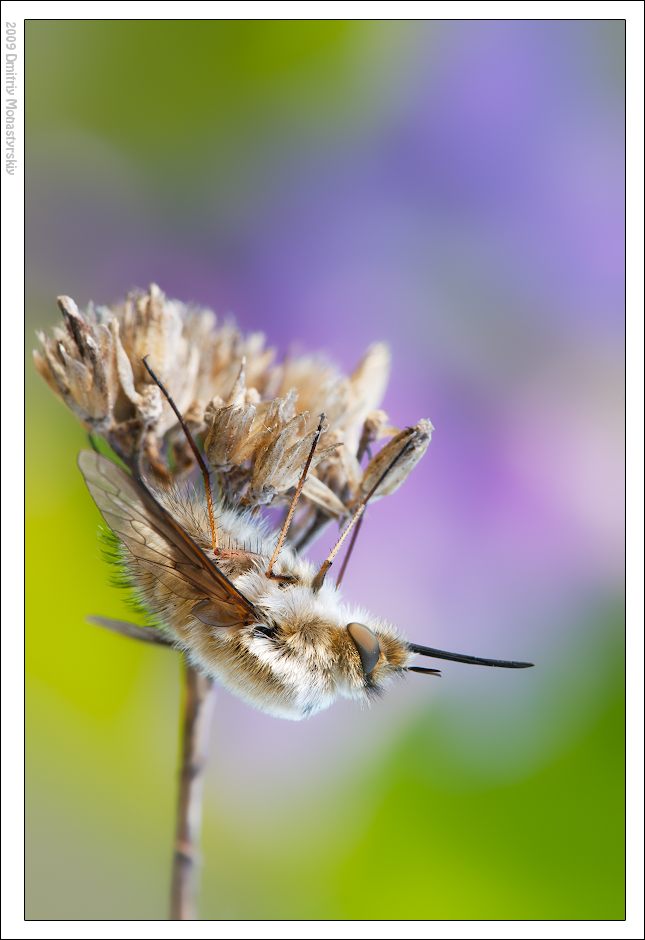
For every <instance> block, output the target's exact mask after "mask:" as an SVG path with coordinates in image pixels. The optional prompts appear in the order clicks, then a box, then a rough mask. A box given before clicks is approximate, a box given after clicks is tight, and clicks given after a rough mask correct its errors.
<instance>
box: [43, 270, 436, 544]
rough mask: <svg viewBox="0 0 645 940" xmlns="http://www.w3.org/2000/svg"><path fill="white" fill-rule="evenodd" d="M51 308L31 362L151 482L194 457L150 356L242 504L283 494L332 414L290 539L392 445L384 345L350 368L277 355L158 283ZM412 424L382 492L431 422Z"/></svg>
mask: <svg viewBox="0 0 645 940" xmlns="http://www.w3.org/2000/svg"><path fill="white" fill-rule="evenodd" d="M58 304H59V307H60V309H61V311H62V313H63V318H64V319H63V323H62V325H61V326H59V327H56V328H55V329H54V330H53V337H51V338H50V337H47V336H46V335H45V334H44V333H39V334H38V335H39V339H40V342H41V345H42V352H35V353H34V358H35V362H36V367H37V369H38V371H39V372H40V374H41V375H42V376H43V378H44V379H45V381H46V382H47V383H48V384H49V386H50V387H51V388H52V389H53V391H54V392H55V393H56V394H57V395H58V396H59V397H60V398H61V399H62V400H63V401H64V402H65V404H66V405H67V406H68V407H69V408H70V409H71V410H72V411H73V412H74V414H75V415H76V416H77V417H78V418H79V419H80V420H81V422H82V423H83V425H84V426H85V427H86V428H87V429H88V431H89V432H90V433H91V434H94V435H100V436H102V437H103V438H104V439H105V440H106V441H107V443H108V444H109V445H110V446H111V447H112V449H113V450H114V451H115V452H116V453H117V454H118V455H119V457H120V458H121V459H122V460H123V461H124V462H125V463H126V465H127V466H129V467H130V469H132V470H134V471H135V472H139V473H140V472H142V471H143V470H144V469H147V470H148V471H149V472H151V473H152V474H153V476H154V477H155V478H156V480H157V482H158V483H161V484H168V483H170V482H171V481H172V479H173V478H177V477H179V476H182V475H184V474H185V473H187V472H188V471H190V470H191V469H192V468H193V466H194V457H193V455H192V453H191V451H190V450H189V448H188V446H187V443H186V440H185V437H184V435H183V432H181V429H180V427H179V424H178V421H177V417H176V415H175V414H174V412H173V411H172V409H171V408H170V407H169V405H168V402H167V401H166V400H165V399H164V397H163V396H162V394H161V392H160V389H159V388H158V386H157V385H155V384H154V383H153V380H152V379H151V376H150V374H149V372H148V371H147V369H146V368H145V366H144V364H143V361H142V360H143V358H144V357H147V360H148V362H149V363H150V365H151V366H152V367H153V369H154V371H155V372H156V374H157V375H158V376H159V378H160V379H161V380H162V382H163V384H164V385H165V387H166V388H167V389H168V391H169V392H170V394H171V395H172V397H173V399H174V401H175V403H176V405H177V407H178V409H179V411H180V412H181V413H182V414H183V415H184V419H185V421H186V422H187V423H188V425H189V427H190V429H191V432H192V434H193V436H194V437H195V438H196V439H197V440H198V442H199V443H200V444H201V446H202V448H203V450H204V453H205V454H206V457H207V460H208V463H209V466H210V468H211V470H212V471H214V472H215V473H217V476H218V479H219V483H220V486H221V489H222V492H223V494H224V495H225V496H226V497H227V498H228V499H229V500H232V501H234V502H236V503H241V504H242V505H244V506H248V507H259V506H266V505H269V504H271V503H275V502H276V501H282V502H287V501H288V499H289V492H290V491H292V490H293V487H294V486H295V485H296V483H297V481H298V479H299V477H300V475H301V473H302V470H303V467H304V464H305V462H306V460H307V457H308V455H309V452H310V449H311V443H312V440H313V437H314V434H315V433H316V431H315V429H316V425H317V421H318V416H319V415H320V414H321V413H323V412H324V413H325V414H326V423H325V425H324V429H323V433H322V436H321V439H320V442H319V444H318V446H317V448H316V453H315V455H314V458H313V460H312V463H311V466H310V469H309V475H308V478H307V480H306V482H305V485H304V487H303V491H302V495H303V500H302V505H301V506H300V507H299V510H298V513H297V518H296V519H295V520H294V524H293V525H292V528H291V530H290V535H289V538H290V541H291V542H292V544H294V545H296V546H297V547H298V548H303V547H304V546H305V545H306V544H307V543H308V542H309V541H310V540H311V539H312V538H313V537H315V535H317V534H318V533H319V532H320V530H321V529H322V527H323V526H324V525H325V524H326V523H327V522H329V520H330V519H333V518H335V519H342V518H344V517H347V516H349V515H350V514H351V513H352V512H353V510H354V509H355V508H356V506H357V505H358V504H359V503H360V501H361V500H362V498H363V497H364V495H365V493H366V492H368V491H369V490H370V488H371V487H372V486H373V484H374V483H375V481H376V480H377V479H378V478H379V476H380V474H381V473H382V471H383V468H384V467H385V466H387V464H388V462H389V461H390V460H391V455H392V453H393V452H394V451H395V450H396V447H397V446H399V441H400V434H399V432H398V430H397V429H396V428H392V427H390V425H389V421H388V417H387V414H386V413H385V412H384V411H380V410H378V408H379V406H380V404H381V400H382V398H383V394H384V392H385V387H386V385H387V379H388V373H389V367H390V354H389V350H388V348H387V346H386V345H385V344H383V343H376V344H374V345H373V346H370V348H369V349H368V350H367V352H366V353H365V355H364V356H363V358H362V360H361V362H360V363H359V364H358V366H357V367H356V369H355V370H354V372H353V373H352V374H351V375H349V376H347V375H343V374H342V373H340V372H339V371H338V369H337V368H336V367H335V366H334V365H333V364H332V363H331V362H329V360H327V359H326V358H325V357H323V356H321V355H302V356H296V355H290V356H288V357H287V358H286V359H285V360H284V361H283V362H280V363H276V362H275V354H274V351H273V350H272V349H270V348H267V347H266V345H265V339H264V336H263V335H262V334H260V333H253V334H250V335H248V336H245V335H244V334H242V333H241V332H240V330H239V329H238V328H237V327H236V326H235V325H234V324H233V323H232V322H230V321H225V322H218V319H217V317H216V316H215V314H214V313H213V312H212V311H210V310H203V309H199V308H196V307H194V306H189V305H186V304H183V303H180V302H179V301H176V300H168V299H167V298H166V297H165V295H164V294H163V292H162V291H161V290H160V289H159V288H158V287H157V286H156V285H155V284H152V285H151V286H150V288H149V290H148V291H147V292H146V293H143V292H134V293H132V294H130V295H128V297H127V298H126V299H125V301H124V302H123V303H120V304H117V305H115V306H113V307H94V306H93V305H90V306H89V307H88V309H87V310H86V311H85V313H81V312H80V311H79V310H78V308H77V306H76V304H75V303H74V301H73V300H72V299H71V298H70V297H59V298H58ZM416 430H417V431H419V432H421V433H420V434H418V435H417V436H416V438H415V441H416V443H415V446H414V447H413V448H411V449H410V450H409V451H408V452H406V456H405V459H404V460H402V461H401V462H400V464H399V465H398V466H397V468H396V472H395V473H392V474H391V475H390V476H389V477H388V479H387V481H385V483H384V484H383V485H382V486H381V487H380V488H379V490H378V493H377V495H378V496H384V495H387V494H388V493H391V492H393V491H394V490H395V489H397V488H398V486H400V484H401V482H402V481H403V479H405V477H406V476H407V475H408V473H409V472H410V470H411V469H412V466H414V464H415V463H416V462H417V461H418V460H419V459H420V457H421V456H422V454H423V453H424V452H425V449H426V447H427V444H428V441H429V439H430V432H431V430H432V425H431V424H430V422H429V421H421V422H420V423H419V424H418V425H417V426H416ZM403 433H405V432H403ZM392 435H394V437H392ZM397 435H398V436H397ZM387 437H391V438H392V440H391V441H390V442H389V443H388V444H386V445H385V447H383V448H382V449H381V450H380V451H379V452H378V453H377V454H376V455H375V456H374V457H373V458H372V459H371V460H370V461H369V463H368V464H367V467H366V469H365V470H364V471H363V470H362V469H361V460H362V458H363V457H364V455H365V454H369V450H370V446H371V445H372V444H373V443H374V442H375V441H377V440H379V439H382V438H387Z"/></svg>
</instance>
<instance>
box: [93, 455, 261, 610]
mask: <svg viewBox="0 0 645 940" xmlns="http://www.w3.org/2000/svg"><path fill="white" fill-rule="evenodd" d="M78 466H79V468H80V470H81V473H82V474H83V476H84V478H85V483H86V484H87V488H88V490H89V491H90V494H91V496H92V499H93V500H94V502H95V503H96V505H97V506H98V508H99V510H100V512H101V515H102V516H103V518H104V519H105V521H106V523H107V524H108V526H109V527H110V529H111V530H112V531H113V532H114V534H115V535H116V536H118V537H119V538H120V539H121V541H122V542H123V544H124V545H125V546H126V547H127V548H128V549H129V551H130V552H131V553H132V555H133V556H134V557H135V558H136V560H137V562H138V563H139V565H141V566H142V567H143V568H145V569H146V570H147V571H149V572H150V573H151V574H152V575H154V577H155V578H157V579H158V580H159V581H160V582H161V583H162V584H164V585H165V586H166V587H167V588H168V589H169V590H171V591H172V592H173V593H175V594H177V595H179V597H184V598H187V599H189V600H195V601H200V602H202V604H201V606H203V602H204V601H205V600H206V601H207V602H209V603H208V607H209V609H210V610H211V611H212V617H211V621H210V622H211V623H213V624H214V625H218V626H226V627H228V626H236V625H242V624H249V623H254V622H256V621H258V620H261V617H260V615H259V611H257V610H256V608H255V607H254V606H253V604H251V603H250V601H248V600H247V599H246V598H245V597H244V595H243V594H241V593H240V592H239V591H238V590H237V588H236V587H235V585H234V584H232V582H231V581H229V579H228V578H227V577H226V576H225V575H224V574H222V572H221V571H220V570H219V569H218V568H217V566H216V565H214V564H213V562H212V561H211V560H210V559H209V558H208V557H207V556H206V555H205V554H204V552H203V551H202V550H201V549H200V548H199V546H197V545H196V544H195V543H194V542H193V540H192V539H191V538H190V537H189V536H188V535H187V534H186V533H185V532H184V530H183V529H182V528H181V526H180V525H179V523H177V522H176V521H175V520H174V519H173V517H172V516H171V515H170V513H168V512H167V511H166V510H165V509H164V508H163V506H161V505H160V504H159V503H158V502H157V500H156V499H155V498H154V496H153V495H152V493H151V492H150V491H149V490H148V489H147V487H146V486H145V485H144V483H143V482H142V481H141V480H138V479H136V478H135V477H132V476H130V475H129V474H128V473H126V472H125V470H122V469H121V467H118V466H117V465H116V464H115V463H113V462H112V461H111V460H108V458H107V457H103V455H102V454H97V453H95V452H94V451H89V450H83V451H81V453H80V454H79V456H78Z"/></svg>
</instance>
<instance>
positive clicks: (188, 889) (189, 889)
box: [170, 663, 215, 920]
mask: <svg viewBox="0 0 645 940" xmlns="http://www.w3.org/2000/svg"><path fill="white" fill-rule="evenodd" d="M183 674H184V708H183V725H182V736H181V764H180V773H179V793H178V798H177V826H176V831H175V850H174V854H173V862H172V889H171V897H170V919H171V920H197V896H198V893H199V869H200V864H201V856H200V854H199V839H200V832H201V824H202V795H203V791H204V771H205V768H206V760H207V757H208V741H209V736H210V727H211V719H212V717H213V708H214V705H215V690H214V686H213V680H212V679H209V678H207V677H206V676H203V675H202V674H201V673H199V672H197V670H196V669H193V667H192V666H191V665H189V664H188V663H184V666H183Z"/></svg>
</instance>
